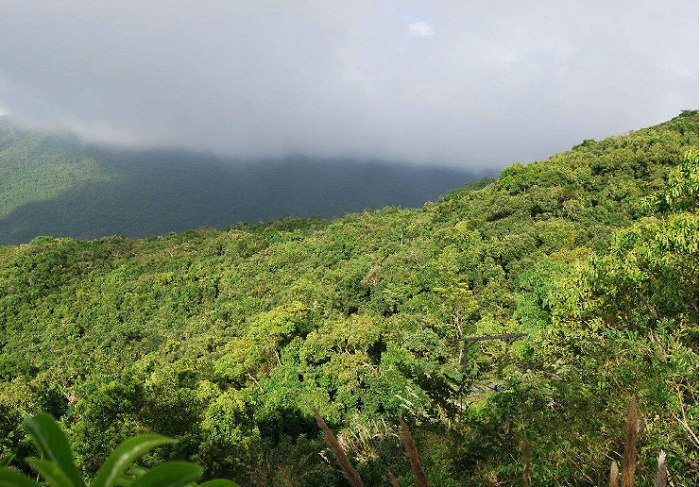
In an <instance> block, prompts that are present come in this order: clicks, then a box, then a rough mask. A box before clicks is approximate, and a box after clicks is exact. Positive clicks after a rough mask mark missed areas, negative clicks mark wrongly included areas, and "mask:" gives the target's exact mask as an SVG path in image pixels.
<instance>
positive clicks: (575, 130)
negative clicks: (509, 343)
mask: <svg viewBox="0 0 700 487" xmlns="http://www.w3.org/2000/svg"><path fill="white" fill-rule="evenodd" d="M697 18H698V3H697V1H695V0H682V1H675V2H673V3H672V4H670V5H669V4H668V3H666V2H655V1H629V0H625V1H616V2H608V1H591V2H562V1H560V0H551V1H538V2H516V1H500V2H487V1H479V2H463V1H447V0H443V1H431V2H428V1H398V0H397V1H385V2H374V1H368V0H358V1H353V2H347V1H338V0H327V1H324V2H315V1H305V0H295V1H289V2H279V1H262V2H241V1H231V0H226V1H224V0H197V1H194V0H183V1H175V2H173V1H165V0H149V1H142V0H107V1H100V2H90V3H87V2H80V1H76V0H56V1H52V2H44V1H39V0H22V1H14V0H10V1H4V2H0V44H1V45H2V46H3V48H2V49H0V113H10V114H11V115H12V117H13V119H15V120H18V121H20V122H22V123H24V124H25V125H29V126H33V127H50V128H55V127H62V128H67V129H70V130H72V131H76V132H78V133H80V134H81V135H82V136H83V137H85V138H87V139H88V140H92V141H100V142H109V143H113V144H118V145H129V146H139V147H145V146H178V147H183V148H187V149H193V150H208V151H213V152H215V153H220V154H225V155H230V156H236V157H246V158H260V157H284V156H286V155H288V154H303V155H306V156H310V157H356V158H380V159H383V160H396V161H407V162H410V163H435V164H449V165H458V166H465V167H467V166H468V167H472V168H486V167H499V168H500V167H504V166H505V165H507V164H510V163H512V162H515V161H522V162H529V161H531V160H534V159H537V158H542V157H545V156H547V155H550V154H552V153H554V152H557V151H561V150H565V149H568V148H570V147H571V146H573V145H574V144H576V143H578V142H580V141H581V140H582V139H584V138H599V137H602V136H605V135H608V134H611V133H623V132H625V131H627V130H630V129H633V128H639V127H642V126H646V125H650V124H653V123H657V122H658V121H660V120H664V119H668V118H670V117H672V116H675V115H677V114H678V113H679V112H680V111H681V110H682V109H685V108H696V107H697V106H698V89H697V86H698V26H697Z"/></svg>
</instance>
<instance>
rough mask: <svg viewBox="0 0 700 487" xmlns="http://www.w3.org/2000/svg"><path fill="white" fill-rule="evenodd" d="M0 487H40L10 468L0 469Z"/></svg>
mask: <svg viewBox="0 0 700 487" xmlns="http://www.w3.org/2000/svg"><path fill="white" fill-rule="evenodd" d="M0 487H41V485H40V484H39V483H37V482H35V481H33V480H32V479H30V478H29V477H27V476H26V475H24V474H23V473H19V472H18V471H17V470H14V469H12V468H6V467H3V468H0Z"/></svg>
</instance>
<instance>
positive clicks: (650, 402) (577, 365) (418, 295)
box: [0, 111, 698, 487]
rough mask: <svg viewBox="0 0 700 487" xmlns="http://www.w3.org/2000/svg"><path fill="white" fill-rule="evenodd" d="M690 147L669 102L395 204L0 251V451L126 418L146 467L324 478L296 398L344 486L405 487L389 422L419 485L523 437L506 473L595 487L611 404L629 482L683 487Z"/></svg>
mask: <svg viewBox="0 0 700 487" xmlns="http://www.w3.org/2000/svg"><path fill="white" fill-rule="evenodd" d="M697 151H698V112H697V111H693V112H683V113H682V114H681V115H680V116H678V117H676V118H674V119H673V120H671V121H669V122H666V123H663V124H661V125H658V126H655V127H651V128H648V129H644V130H640V131H637V132H633V133H630V134H627V135H624V136H616V137H610V138H607V139H604V140H601V141H593V140H586V141H584V142H583V143H581V144H580V145H578V146H576V147H574V148H573V149H572V150H570V151H568V152H565V153H562V154H557V155H555V156H553V157H552V158H550V159H548V160H545V161H541V162H535V163H532V164H529V165H526V166H523V165H519V164H516V165H514V166H511V167H508V168H507V169H505V170H503V171H502V172H501V174H500V177H499V178H498V179H497V180H496V181H495V182H492V183H491V184H488V185H487V186H485V187H483V188H479V187H478V185H475V187H473V188H466V189H462V190H458V191H454V192H452V193H449V194H447V195H446V196H444V197H443V198H442V199H441V200H440V201H438V202H436V203H427V204H425V206H423V207H422V208H419V209H401V208H398V207H386V208H383V209H381V210H376V211H366V212H364V213H355V214H349V215H347V216H345V217H343V218H340V219H335V220H331V221H325V220H321V219H305V218H286V219H280V220H276V221H273V222H271V223H270V224H265V225H263V224H258V225H248V224H240V225H236V226H234V227H232V228H230V229H229V230H226V231H216V230H213V229H202V230H195V231H186V232H184V233H181V234H177V235H169V236H166V237H153V238H147V239H130V238H122V237H110V238H103V239H100V240H93V241H80V240H73V239H67V238H66V239H53V238H37V239H35V240H33V241H32V242H31V243H28V244H25V245H20V246H6V247H0V455H2V454H4V453H17V454H18V456H19V457H20V458H22V457H24V456H27V455H28V454H29V450H30V445H29V443H28V441H27V440H26V438H25V437H24V433H23V430H22V428H21V422H22V419H23V418H24V417H25V416H26V415H27V414H30V413H34V412H37V411H40V410H41V411H46V412H49V413H51V414H52V415H54V416H55V417H56V418H59V419H60V421H61V422H62V423H63V425H64V426H65V427H66V429H67V431H68V435H69V439H70V442H71V444H72V446H73V447H74V449H75V451H76V452H77V455H78V461H79V466H80V467H81V468H82V469H83V471H84V472H85V473H86V474H92V473H94V472H95V470H96V469H97V467H98V466H99V465H100V464H101V463H102V462H103V461H104V457H105V455H106V453H107V452H109V451H111V450H112V449H113V448H114V447H115V446H116V445H117V444H118V443H119V442H121V441H122V440H124V439H125V438H127V437H129V436H131V435H133V434H135V433H139V432H145V431H152V432H158V433H161V434H166V435H170V436H174V437H176V438H178V439H180V441H179V443H177V444H176V445H173V446H169V447H166V448H163V449H161V450H159V452H158V453H157V454H153V455H151V456H150V457H148V461H149V462H158V461H162V460H165V459H188V460H191V461H195V462H197V463H199V464H201V465H203V466H204V467H205V472H206V476H208V477H209V478H213V477H225V478H231V479H234V480H236V481H237V482H238V483H239V484H240V485H241V486H273V485H274V486H277V485H285V484H284V483H283V477H286V479H288V482H291V485H294V486H318V487H322V486H334V485H337V486H346V485H347V484H346V481H345V479H344V478H343V476H342V474H341V473H340V470H339V468H338V465H337V463H336V461H335V459H334V458H333V456H332V454H331V453H330V451H329V449H328V446H327V445H326V443H325V442H324V441H323V438H322V436H321V432H320V430H319V428H318V426H317V425H316V422H315V420H314V416H313V414H312V411H311V406H315V407H316V408H318V410H319V411H320V413H321V415H322V416H323V417H324V418H325V419H326V421H327V422H328V424H329V425H330V427H331V429H333V430H334V431H335V433H336V434H337V435H338V437H339V441H340V444H341V445H342V447H343V448H344V449H345V451H346V452H347V453H348V455H349V457H350V459H351V461H352V463H353V464H354V465H355V466H356V468H357V470H358V472H359V474H360V475H361V476H362V478H363V479H364V482H365V484H366V485H368V486H369V485H390V484H389V478H388V472H389V471H391V472H393V474H394V475H396V477H397V478H398V482H399V484H400V485H402V486H404V487H405V486H408V485H413V478H412V474H411V467H410V465H409V463H408V459H407V458H406V456H405V453H404V452H403V448H404V446H403V443H402V441H401V439H400V429H399V426H398V424H399V418H403V419H405V421H406V422H407V423H408V424H409V425H410V427H411V430H412V432H413V435H414V437H415V439H416V443H417V447H418V451H419V452H420V455H421V460H422V462H423V466H424V467H425V470H426V472H427V474H428V479H429V481H430V483H431V484H430V485H433V486H446V487H449V486H455V487H456V486H472V485H524V480H523V461H522V455H521V444H522V443H523V440H525V439H527V444H528V445H529V456H530V459H531V466H530V473H531V476H532V485H538V486H539V485H542V486H544V485H608V480H607V476H608V471H609V469H610V464H611V461H612V460H615V461H617V462H618V463H621V457H622V453H623V444H624V440H625V421H626V416H627V411H628V409H629V407H630V404H631V403H632V400H633V398H636V401H637V404H638V405H639V417H640V423H639V424H640V430H639V454H638V463H637V476H638V481H639V484H638V485H650V484H651V483H652V480H653V476H654V472H655V470H656V456H657V454H658V453H659V452H660V451H661V450H663V451H664V452H666V454H667V465H668V471H669V474H670V480H671V481H672V482H673V485H675V486H691V485H695V482H696V479H697V475H698V444H697V437H696V436H695V432H696V431H697V429H698V397H697V391H698V294H697V291H698V206H697V198H698V173H697V170H698V156H697V154H698V152H697ZM88 166H89V163H87V162H86V167H88ZM66 177H67V178H68V177H70V176H69V174H67V175H66ZM99 177H100V176H96V178H98V179H99ZM516 332H517V333H528V336H527V337H524V338H521V339H519V340H516V341H514V342H512V343H511V344H510V345H508V344H506V343H504V342H501V341H491V342H479V343H477V344H475V345H473V346H472V347H471V348H470V350H469V353H468V356H467V357H462V356H461V353H462V347H461V343H460V342H458V341H457V339H459V338H462V337H469V336H480V335H495V334H502V333H516ZM463 358H464V363H465V366H464V367H463V366H462V365H461V361H462V359H463ZM286 485H290V484H286Z"/></svg>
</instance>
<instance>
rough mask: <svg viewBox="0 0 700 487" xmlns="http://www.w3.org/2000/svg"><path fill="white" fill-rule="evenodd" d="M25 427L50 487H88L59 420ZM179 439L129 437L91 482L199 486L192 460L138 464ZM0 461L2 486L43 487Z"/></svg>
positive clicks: (214, 485)
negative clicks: (159, 448)
mask: <svg viewBox="0 0 700 487" xmlns="http://www.w3.org/2000/svg"><path fill="white" fill-rule="evenodd" d="M24 426H25V428H26V430H27V431H28V432H29V434H30V435H31V437H32V440H34V444H35V445H36V449H37V451H38V452H39V454H40V455H41V458H28V459H27V463H29V465H31V466H32V468H33V469H34V470H35V471H37V472H38V473H39V475H40V476H41V477H42V478H43V480H44V482H45V483H46V484H48V485H49V486H50V487H85V485H86V482H85V479H84V478H83V476H82V474H81V473H80V471H79V470H78V467H76V465H75V461H74V459H73V455H72V453H71V449H70V445H69V444H68V440H67V439H66V436H65V434H64V433H63V431H61V428H60V427H59V426H58V424H57V423H56V421H55V420H54V419H53V418H52V417H51V416H49V415H48V414H37V415H35V416H33V417H31V418H28V419H27V420H26V421H25V423H24ZM174 442H175V441H174V440H172V439H170V438H167V437H165V436H158V435H140V436H136V437H133V438H130V439H128V440H126V441H125V442H124V443H122V444H121V445H119V447H117V448H116V449H115V450H114V452H112V453H111V454H110V455H109V457H108V458H107V460H106V461H105V463H104V464H103V465H102V466H101V467H100V468H99V470H98V471H97V474H96V475H95V477H94V479H93V480H92V481H91V482H88V485H90V486H91V487H113V486H115V485H119V486H120V487H156V486H158V487H179V486H185V485H187V486H195V485H196V484H195V482H196V481H198V480H199V479H200V477H201V476H202V469H201V468H200V467H198V466H196V465H193V464H191V463H184V462H169V463H164V464H162V465H158V466H156V467H153V468H151V469H150V470H145V469H143V468H140V467H137V466H134V465H133V464H134V462H135V461H136V460H138V459H139V458H140V457H141V456H143V455H144V454H146V453H148V452H149V451H151V450H153V449H154V448H158V447H159V446H163V445H167V444H172V443H174ZM7 465H9V462H3V464H0V485H2V486H3V487H39V486H40V484H39V483H37V482H35V481H34V480H32V479H31V478H29V477H28V476H26V475H24V474H22V473H20V472H19V471H17V470H15V469H14V468H10V467H8V466H7ZM200 485H201V487H237V484H236V483H234V482H231V481H229V480H222V479H219V480H211V481H209V482H204V483H203V484H200Z"/></svg>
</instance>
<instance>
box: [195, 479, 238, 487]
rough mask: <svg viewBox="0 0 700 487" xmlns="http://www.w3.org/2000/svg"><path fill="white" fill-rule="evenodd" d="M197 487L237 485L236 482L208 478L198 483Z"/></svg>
mask: <svg viewBox="0 0 700 487" xmlns="http://www.w3.org/2000/svg"><path fill="white" fill-rule="evenodd" d="M199 487H239V486H238V484H237V483H236V482H232V481H230V480H224V479H216V480H210V481H208V482H204V483H201V484H199Z"/></svg>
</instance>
